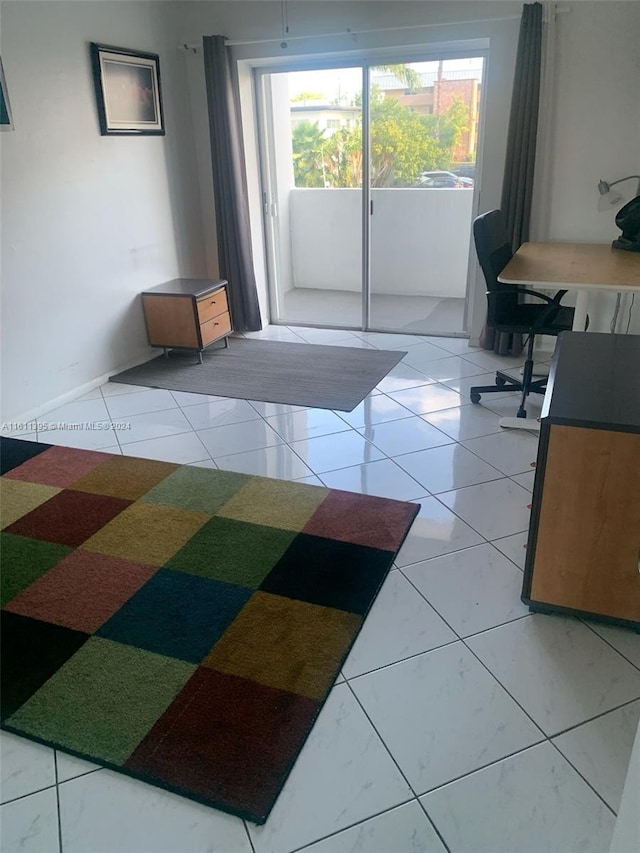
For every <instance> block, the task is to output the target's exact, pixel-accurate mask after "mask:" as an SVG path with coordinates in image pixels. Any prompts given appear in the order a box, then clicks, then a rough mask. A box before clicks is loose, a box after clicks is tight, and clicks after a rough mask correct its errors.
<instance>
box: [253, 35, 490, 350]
mask: <svg viewBox="0 0 640 853" xmlns="http://www.w3.org/2000/svg"><path fill="white" fill-rule="evenodd" d="M470 57H474V58H475V57H478V58H481V59H482V62H483V66H482V78H481V92H482V97H481V101H480V110H479V122H478V137H477V144H476V170H475V179H474V187H473V199H472V212H471V219H472V221H473V219H474V218H475V216H477V214H478V208H479V195H480V186H481V178H482V152H483V149H484V135H485V114H486V110H485V104H486V97H487V91H486V86H487V79H488V75H487V68H488V62H489V45H488V40H487V39H473V40H469V41H465V42H448V43H442V44H440V43H438V44H436V43H434V44H429V45H411V46H402V47H398V48H380V49H371V50H366V51H349V52H346V53H336V52H332V53H323V54H305V55H300V56H298V57H287V58H277V59H274V60H273V62H270V61H265V60H262V61H261V62H260V64H259V65H255V66H253V68H252V71H253V80H254V102H255V109H256V116H257V128H256V130H257V137H258V138H257V150H258V153H259V171H260V192H261V199H262V205H261V206H262V231H263V239H264V243H265V258H266V274H267V293H268V304H269V311H270V318H269V322H270V323H273V324H275V325H288V324H287V321H286V320H283V319H279V318H278V319H273V317H274V308H275V309H276V312H277V308H278V306H277V304H275V305H274V303H277V302H278V294H277V288H276V287H275V286H274V281H275V280H276V279H275V277H276V275H277V263H278V258H277V255H278V251H279V249H278V240H277V239H275V234H274V222H273V217H272V216H271V215H270V212H273V207H274V205H275V204H276V200H275V199H274V196H273V189H274V186H275V185H276V176H275V175H274V171H275V170H274V169H273V168H272V163H271V160H270V152H271V151H272V150H273V149H272V146H273V144H274V140H273V131H272V123H271V121H270V116H269V114H268V107H270V105H271V103H270V92H268V91H267V90H269V86H267V85H266V79H267V77H268V75H271V74H278V73H287V72H296V71H314V70H318V71H320V70H328V69H333V68H361V69H362V157H363V161H362V187H361V192H362V220H361V235H362V267H361V273H362V288H361V292H362V312H361V324H360V325H359V326H358V327H351V326H348V327H345V326H340V327H336V326H330V325H328V324H321V327H324V328H352V329H354V330H358V331H386V330H383V329H372V328H371V326H370V321H371V230H372V228H371V221H370V217H371V213H372V210H371V181H370V159H371V158H370V120H369V119H370V73H371V69H372V68H374V67H375V66H377V65H386V64H409V63H412V62H433V61H439V60H447V59H466V58H470ZM261 142H264V143H265V144H261ZM476 267H477V265H476V263H475V250H474V248H473V241H471V243H470V247H469V258H468V262H467V280H466V286H465V297H464V331H463V332H462V333H454V334H451V335H450V336H451V337H465V338H466V337H469V323H470V319H471V317H472V316H473V300H474V295H475V287H474V284H475V278H476ZM292 325H295V324H292ZM443 334H446V333H443Z"/></svg>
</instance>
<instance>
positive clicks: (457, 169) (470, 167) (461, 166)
mask: <svg viewBox="0 0 640 853" xmlns="http://www.w3.org/2000/svg"><path fill="white" fill-rule="evenodd" d="M451 171H452V172H453V174H454V175H457V176H458V177H459V178H471V179H472V180H474V179H475V177H476V164H475V163H458V165H457V166H454V167H453V168H452V169H451Z"/></svg>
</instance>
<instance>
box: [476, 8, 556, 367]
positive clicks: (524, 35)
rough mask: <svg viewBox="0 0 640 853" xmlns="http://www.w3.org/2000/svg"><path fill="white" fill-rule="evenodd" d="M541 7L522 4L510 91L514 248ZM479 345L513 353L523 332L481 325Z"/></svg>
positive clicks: (527, 199) (505, 206)
mask: <svg viewBox="0 0 640 853" xmlns="http://www.w3.org/2000/svg"><path fill="white" fill-rule="evenodd" d="M542 11H543V10H542V3H530V4H527V5H525V6H524V7H523V9H522V18H521V21H520V34H519V37H518V52H517V55H516V66H515V73H514V79H513V93H512V95H511V113H510V117H509V131H508V135H507V153H506V158H505V168H504V179H503V183H502V198H501V201H500V208H501V210H502V212H503V213H504V217H505V221H506V224H507V233H508V235H509V238H510V240H511V248H512V251H513V252H515V251H516V250H517V249H518V248H519V247H520V246H521V245H522V244H523V243H525V242H526V241H527V240H528V239H529V225H530V222H531V200H532V197H533V177H534V171H535V162H536V137H537V134H538V109H539V103H540V75H541V66H542ZM480 346H482V347H484V348H485V349H492V350H494V351H495V352H497V353H499V354H500V355H507V354H511V355H517V354H518V353H520V352H521V351H522V335H513V334H507V333H504V332H496V331H495V330H494V329H490V328H488V326H487V325H486V324H485V326H484V328H483V330H482V334H481V335H480Z"/></svg>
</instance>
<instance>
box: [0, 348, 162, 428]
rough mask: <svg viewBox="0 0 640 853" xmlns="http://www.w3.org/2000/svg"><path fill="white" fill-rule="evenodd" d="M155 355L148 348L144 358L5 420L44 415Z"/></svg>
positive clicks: (20, 419)
mask: <svg viewBox="0 0 640 853" xmlns="http://www.w3.org/2000/svg"><path fill="white" fill-rule="evenodd" d="M157 355H158V353H157V352H156V351H155V350H151V349H150V350H149V354H148V356H147V357H146V358H140V357H138V358H137V359H133V360H131V361H129V362H127V363H126V364H124V365H121V366H120V367H118V368H116V369H115V370H111V371H110V372H109V373H103V374H102V375H101V376H97V377H96V378H95V379H91V380H90V381H89V382H83V383H82V385H77V386H76V387H75V388H72V389H71V390H70V391H65V393H64V394H60V395H59V396H58V397H53V398H52V399H51V400H47V401H46V402H44V403H42V405H40V406H36V407H35V408H34V409H29V410H28V411H27V412H24V413H22V414H20V415H17V416H16V417H14V418H5V422H7V423H8V422H12V423H28V422H29V421H35V420H37V419H38V418H39V417H40V416H41V415H46V414H47V412H50V411H51V410H52V409H57V408H59V407H60V406H64V405H65V403H71V402H73V401H74V400H75V399H77V398H78V397H82V396H83V395H84V394H88V393H89V392H90V391H93V390H94V389H95V388H99V387H100V386H101V385H104V383H105V382H108V381H109V379H110V377H112V376H115V375H116V373H121V372H122V371H123V370H128V369H129V368H130V367H137V366H138V365H139V364H144V363H145V362H147V361H151V359H153V358H157Z"/></svg>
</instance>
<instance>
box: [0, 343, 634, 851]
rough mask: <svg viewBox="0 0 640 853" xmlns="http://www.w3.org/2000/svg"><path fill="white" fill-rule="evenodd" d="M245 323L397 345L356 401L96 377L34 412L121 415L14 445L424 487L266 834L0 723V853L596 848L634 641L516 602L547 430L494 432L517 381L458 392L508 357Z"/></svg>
mask: <svg viewBox="0 0 640 853" xmlns="http://www.w3.org/2000/svg"><path fill="white" fill-rule="evenodd" d="M252 337H257V338H272V339H283V340H293V341H301V342H302V341H307V342H314V343H315V342H317V343H331V344H333V345H336V346H344V345H347V346H348V345H349V344H354V345H366V346H378V347H381V348H390V347H391V348H393V347H395V348H405V347H406V348H407V350H408V355H407V356H406V357H405V358H404V359H403V361H402V362H401V363H400V364H399V365H398V366H397V367H396V368H394V370H393V371H392V372H391V374H389V376H387V377H386V378H385V379H384V380H383V381H382V382H381V383H380V385H379V387H378V388H377V389H375V390H374V391H373V392H372V393H371V395H369V397H367V399H366V400H365V401H364V402H363V403H362V404H361V405H360V406H358V407H357V408H356V409H355V410H354V411H353V412H349V413H345V412H335V413H332V412H328V411H326V410H321V409H320V410H318V409H316V410H314V409H304V408H300V407H297V406H283V405H275V404H269V403H259V402H252V401H246V400H241V399H239V400H230V399H226V398H218V397H203V396H201V395H198V394H185V393H178V392H169V391H158V390H151V389H148V390H141V389H140V388H139V387H136V386H127V385H117V384H115V383H108V384H107V385H105V386H103V387H102V388H100V389H96V390H95V391H93V392H91V393H90V394H87V395H85V396H84V397H83V398H81V399H79V400H77V401H74V402H72V403H68V404H67V405H65V406H63V407H60V408H59V409H58V410H57V411H52V412H49V413H48V414H47V415H45V416H43V417H41V418H40V419H39V420H40V422H41V423H42V424H46V423H48V422H57V421H69V420H71V419H73V420H77V421H87V422H105V423H107V424H116V423H119V424H125V425H129V426H128V427H127V428H126V429H101V430H97V429H96V430H89V429H84V430H80V431H78V430H75V431H68V430H63V429H56V430H54V431H52V430H47V429H44V428H42V429H40V430H39V431H38V432H37V435H30V434H29V435H27V434H26V433H24V434H23V437H25V438H27V437H28V438H31V439H32V440H34V439H37V440H39V441H44V442H48V443H54V444H55V443H61V444H65V445H70V446H78V447H86V448H90V449H105V450H108V451H112V452H115V453H118V452H123V453H125V454H127V455H132V456H144V457H147V458H152V459H163V460H167V461H175V462H180V463H185V464H195V465H202V466H206V467H220V468H224V469H227V470H235V471H244V472H247V473H256V474H261V475H266V476H270V477H279V478H284V479H294V480H303V481H304V482H309V483H316V484H325V485H328V486H332V487H336V488H344V489H349V490H352V491H361V492H366V493H370V494H379V495H386V496H388V497H393V498H398V499H402V500H413V501H417V502H419V503H420V504H421V509H420V513H419V515H418V517H417V519H416V521H415V522H414V525H413V527H412V530H411V533H410V534H409V537H408V539H407V540H406V542H405V544H404V546H403V548H402V550H401V551H400V553H399V554H398V556H397V559H396V568H395V569H394V570H393V571H392V572H391V573H390V575H389V577H388V578H387V581H386V583H385V584H384V586H383V588H382V590H381V592H380V594H379V596H378V598H377V600H376V602H375V604H374V606H373V608H372V611H371V613H370V615H369V617H368V619H367V622H366V623H365V626H364V628H363V630H362V632H361V634H360V636H359V638H358V640H357V642H356V644H355V646H354V648H353V650H352V653H351V655H350V656H349V658H348V660H347V662H346V663H345V665H344V668H343V673H342V675H341V676H340V678H339V679H338V681H337V682H336V685H335V687H334V689H333V691H332V692H331V694H330V696H329V699H328V701H327V703H326V705H325V706H324V708H323V710H322V712H321V714H320V717H319V718H318V721H317V723H316V725H315V727H314V729H313V731H312V733H311V735H310V737H309V740H308V741H307V743H306V745H305V747H304V749H303V751H302V753H301V755H300V758H299V760H298V762H297V763H296V765H295V767H294V770H293V772H292V774H291V776H290V778H289V780H288V781H287V783H286V785H285V787H284V790H283V792H282V794H281V796H280V797H279V799H278V801H277V803H276V806H275V808H274V810H273V812H272V814H271V816H270V818H269V820H268V821H267V823H266V825H265V826H263V827H256V826H254V825H252V824H243V822H242V821H241V820H238V819H236V818H233V817H230V816H229V815H225V814H223V813H221V812H218V811H215V810H213V809H209V808H206V807H204V806H201V805H198V804H195V803H193V802H191V801H189V800H186V799H182V798H181V797H177V796H174V795H172V794H168V793H166V792H163V791H161V790H159V789H157V788H154V787H152V786H148V785H145V784H142V783H140V782H136V781H133V780H131V779H127V778H125V777H124V776H120V775H118V774H115V773H112V772H110V771H107V770H104V769H99V768H96V767H95V766H94V765H92V764H89V763H87V762H81V761H77V760H75V759H72V758H70V757H68V756H65V755H64V754H63V753H60V752H54V751H53V750H51V749H48V748H46V747H42V746H38V745H36V744H32V743H30V742H28V741H25V740H23V739H21V738H17V737H15V736H12V735H9V734H6V733H2V736H1V741H0V743H1V747H2V802H3V805H2V807H1V818H2V824H1V832H2V843H1V845H0V846H1V849H2V851H3V853H13V851H23V853H45V852H46V851H52V853H53V851H56V853H61V851H64V853H163V851H167V853H205V851H207V853H208V851H217V853H241V851H246V853H251V851H254V853H292V851H298V850H305V851H308V853H311V851H313V853H355V851H359V853H409V851H413V853H436V851H438V853H441V852H442V851H446V850H449V851H451V853H472V851H473V852H474V853H524V851H527V853H542V851H545V853H547V851H556V853H571V851H581V853H606V851H607V850H608V846H609V839H610V837H611V833H612V829H613V823H614V820H615V812H616V810H617V808H618V805H619V801H620V795H621V791H622V787H623V783H624V777H625V773H626V769H627V763H628V760H629V754H630V751H631V745H632V739H633V734H634V732H635V729H636V727H637V724H638V719H639V718H640V636H638V635H637V634H634V633H633V632H630V631H627V630H624V629H621V628H612V627H610V626H604V625H598V624H596V623H586V622H583V621H580V620H577V619H571V618H565V617H560V616H540V615H531V614H529V612H528V610H527V609H526V608H525V607H524V606H523V605H522V604H521V603H520V587H521V583H522V568H523V565H524V554H525V551H524V545H525V542H526V529H527V526H528V519H529V508H528V504H529V503H530V501H531V489H532V486H533V475H532V469H531V462H532V461H533V460H534V459H535V455H536V437H535V436H533V435H531V434H529V433H527V432H508V433H507V432H501V431H500V426H499V417H500V416H501V415H503V414H513V412H514V410H515V407H516V402H515V396H514V395H513V394H511V395H509V394H498V395H494V396H488V395H487V396H486V397H484V398H483V401H482V405H480V406H471V405H470V404H469V400H468V389H469V387H470V386H471V385H472V384H485V383H487V382H491V381H492V375H491V373H488V371H491V370H493V369H495V367H496V366H497V365H498V364H499V365H500V366H502V361H501V360H498V361H496V356H493V355H492V354H489V353H485V352H483V351H480V350H474V349H471V348H468V347H467V346H466V344H465V343H464V342H462V341H460V340H458V339H448V338H429V339H427V338H424V337H411V338H408V339H407V338H405V337H404V336H401V335H376V334H372V333H368V334H362V335H360V336H357V335H356V334H355V333H352V332H340V331H337V332H336V331H335V330H330V331H327V330H318V329H314V330H309V329H302V328H299V327H296V328H293V327H292V328H291V329H285V328H282V327H280V328H273V327H272V328H270V329H267V330H265V331H264V332H261V333H258V334H256V335H252ZM507 361H508V362H509V364H510V365H511V366H516V367H517V364H518V359H511V360H507ZM539 402H540V401H538V406H537V407H536V406H535V404H533V405H532V407H531V408H532V410H533V411H532V413H533V414H535V413H536V409H538V410H539Z"/></svg>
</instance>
